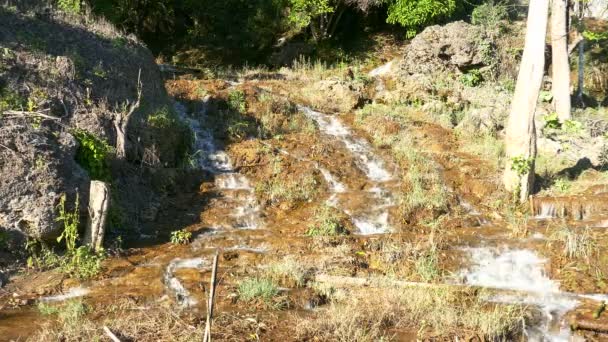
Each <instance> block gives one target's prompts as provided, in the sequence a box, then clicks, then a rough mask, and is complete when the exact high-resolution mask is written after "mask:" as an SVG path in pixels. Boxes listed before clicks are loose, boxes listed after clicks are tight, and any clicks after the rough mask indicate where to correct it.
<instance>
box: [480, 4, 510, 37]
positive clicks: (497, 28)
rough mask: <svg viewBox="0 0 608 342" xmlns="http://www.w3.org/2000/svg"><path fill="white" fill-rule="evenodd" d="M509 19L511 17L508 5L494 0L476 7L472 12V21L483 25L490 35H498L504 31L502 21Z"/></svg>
mask: <svg viewBox="0 0 608 342" xmlns="http://www.w3.org/2000/svg"><path fill="white" fill-rule="evenodd" d="M507 19H509V11H508V7H507V5H505V4H504V3H502V2H498V3H496V2H494V1H493V0H490V1H488V2H486V3H484V4H481V5H479V6H477V7H475V9H474V10H473V13H471V23H472V24H473V25H479V26H481V27H483V28H484V30H485V32H486V34H488V35H489V36H490V37H496V36H497V35H498V34H500V33H501V32H502V30H503V26H502V23H503V21H505V20H507Z"/></svg>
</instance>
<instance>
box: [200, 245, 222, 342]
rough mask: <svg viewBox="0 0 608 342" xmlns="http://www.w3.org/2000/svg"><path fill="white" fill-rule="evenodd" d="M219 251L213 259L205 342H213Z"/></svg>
mask: <svg viewBox="0 0 608 342" xmlns="http://www.w3.org/2000/svg"><path fill="white" fill-rule="evenodd" d="M218 260H219V251H215V256H214V257H213V268H212V271H211V284H210V285H211V286H210V287H209V301H208V303H207V323H206V324H205V336H204V337H203V342H211V320H212V319H213V299H214V297H215V278H216V276H217V263H218Z"/></svg>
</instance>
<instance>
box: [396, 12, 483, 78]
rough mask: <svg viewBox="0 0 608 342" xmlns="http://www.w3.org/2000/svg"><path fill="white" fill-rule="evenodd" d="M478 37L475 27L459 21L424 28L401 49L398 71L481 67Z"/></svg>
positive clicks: (409, 71) (431, 70)
mask: <svg viewBox="0 0 608 342" xmlns="http://www.w3.org/2000/svg"><path fill="white" fill-rule="evenodd" d="M481 36H482V34H481V30H480V29H479V27H476V26H473V25H471V24H467V23H465V22H463V21H457V22H453V23H449V24H447V25H444V26H439V25H435V26H430V27H427V28H426V29H425V30H424V31H422V32H421V33H420V34H419V35H417V36H416V37H415V38H414V39H413V40H412V42H411V43H410V44H409V45H408V46H407V47H406V48H405V53H404V56H403V59H402V60H401V63H400V69H401V71H400V72H401V73H402V74H404V75H413V74H432V73H436V72H438V71H446V70H449V71H459V70H463V69H466V68H470V67H475V66H481V65H482V64H483V60H482V54H481V51H480V48H479V43H478V42H479V39H480V37H481Z"/></svg>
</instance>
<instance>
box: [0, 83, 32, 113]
mask: <svg viewBox="0 0 608 342" xmlns="http://www.w3.org/2000/svg"><path fill="white" fill-rule="evenodd" d="M26 107H27V101H26V99H25V98H23V97H22V96H20V95H19V94H18V93H16V92H14V91H12V90H10V89H8V88H2V89H0V115H2V113H3V112H4V111H7V110H23V109H24V108H26Z"/></svg>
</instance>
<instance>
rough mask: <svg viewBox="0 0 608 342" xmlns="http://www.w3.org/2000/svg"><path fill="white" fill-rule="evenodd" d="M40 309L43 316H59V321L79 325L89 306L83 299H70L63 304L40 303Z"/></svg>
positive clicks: (69, 324) (68, 324)
mask: <svg viewBox="0 0 608 342" xmlns="http://www.w3.org/2000/svg"><path fill="white" fill-rule="evenodd" d="M38 311H39V312H40V313H41V314H42V315H43V316H57V318H58V319H59V321H60V322H61V323H63V324H65V325H66V326H68V327H74V326H76V325H78V324H79V323H80V321H81V319H82V318H83V317H84V316H85V315H86V314H87V312H88V311H89V308H88V307H87V305H86V304H84V303H83V302H82V300H78V299H76V300H69V301H67V302H65V303H61V304H50V303H45V302H40V303H38Z"/></svg>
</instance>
